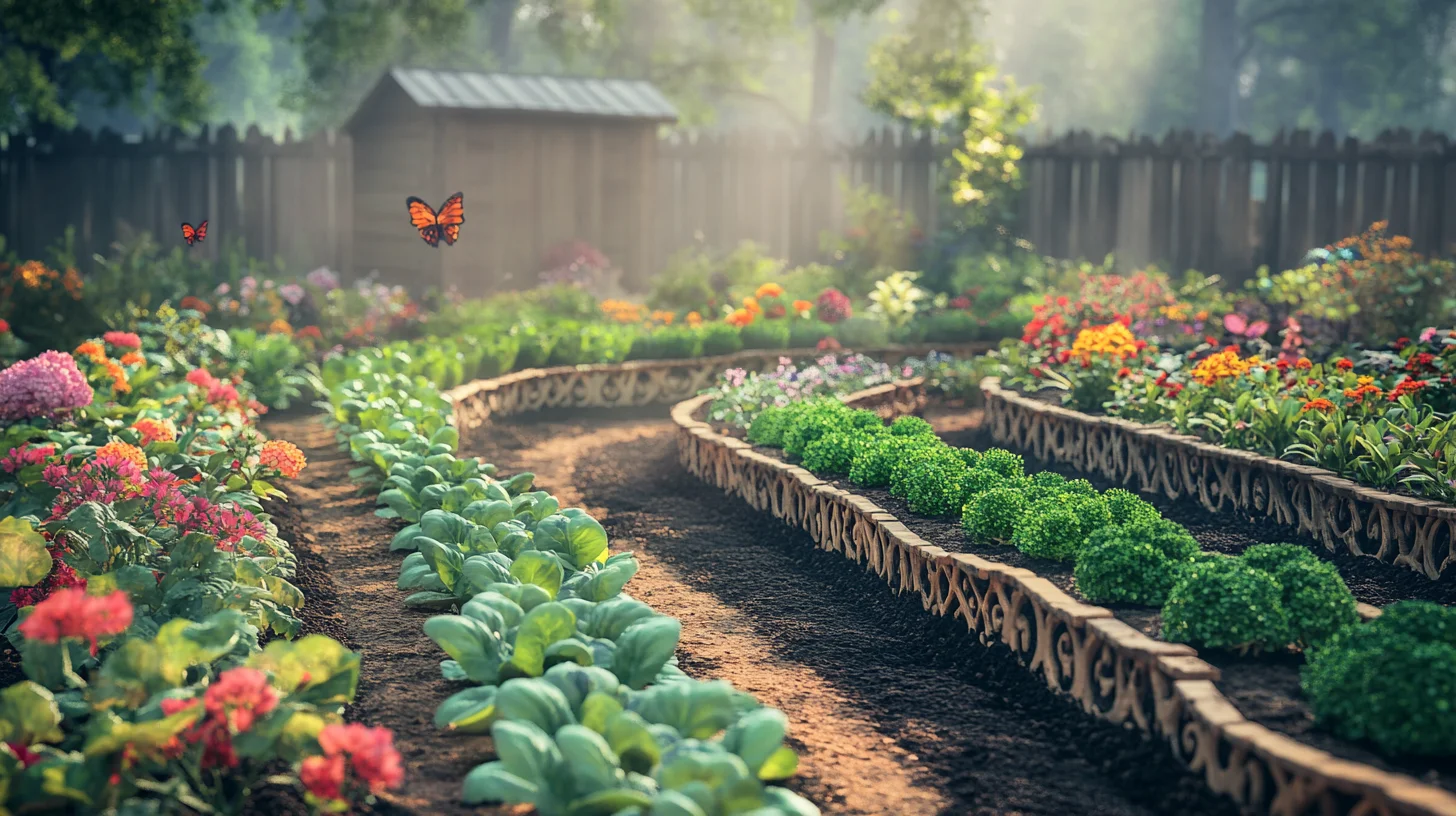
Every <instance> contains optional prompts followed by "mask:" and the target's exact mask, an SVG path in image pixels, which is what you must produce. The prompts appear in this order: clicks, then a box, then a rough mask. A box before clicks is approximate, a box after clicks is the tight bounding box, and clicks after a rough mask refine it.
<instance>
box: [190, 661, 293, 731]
mask: <svg viewBox="0 0 1456 816" xmlns="http://www.w3.org/2000/svg"><path fill="white" fill-rule="evenodd" d="M202 702H203V705H205V706H206V707H207V713H208V714H209V715H210V716H212V717H214V718H217V719H220V720H223V721H224V722H226V723H227V725H228V727H230V728H231V729H232V730H233V731H235V732H239V733H241V732H243V731H247V730H248V729H250V728H252V727H253V723H254V722H255V721H256V720H257V719H258V718H259V717H261V716H263V715H264V714H267V713H268V712H270V711H272V710H273V708H274V707H275V706H277V705H278V691H277V690H276V689H274V688H273V687H272V686H271V685H269V684H268V675H266V674H264V673H262V672H260V671H258V670H257V669H249V668H246V667H239V668H236V669H228V670H227V671H225V672H223V673H222V674H221V675H219V676H218V678H217V680H215V681H213V684H212V685H210V686H208V687H207V693H206V694H204V695H203V698H202Z"/></svg>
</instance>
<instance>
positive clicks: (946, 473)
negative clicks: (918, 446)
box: [905, 448, 966, 516]
mask: <svg viewBox="0 0 1456 816" xmlns="http://www.w3.org/2000/svg"><path fill="white" fill-rule="evenodd" d="M965 476H966V463H965V462H964V461H962V460H961V457H960V454H959V453H957V452H956V450H955V449H954V448H946V449H944V450H941V451H937V452H936V453H935V454H934V455H931V456H926V457H925V458H923V459H920V460H919V461H918V462H917V463H916V464H915V466H914V467H912V468H910V470H909V472H908V473H907V474H906V477H905V501H906V503H908V504H909V505H910V512H912V513H917V514H919V515H922V516H949V515H951V514H953V513H959V512H961V510H962V508H963V507H964V506H965V503H966V502H965V493H964V490H963V488H962V486H961V482H962V480H964V479H965Z"/></svg>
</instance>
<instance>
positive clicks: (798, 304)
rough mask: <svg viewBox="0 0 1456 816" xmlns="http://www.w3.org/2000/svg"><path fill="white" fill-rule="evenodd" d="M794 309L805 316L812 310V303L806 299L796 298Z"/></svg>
mask: <svg viewBox="0 0 1456 816" xmlns="http://www.w3.org/2000/svg"><path fill="white" fill-rule="evenodd" d="M794 311H796V312H798V313H799V314H800V315H803V316H805V317H807V316H808V314H809V313H810V312H812V311H814V304H813V303H810V302H809V301H807V300H796V301H794Z"/></svg>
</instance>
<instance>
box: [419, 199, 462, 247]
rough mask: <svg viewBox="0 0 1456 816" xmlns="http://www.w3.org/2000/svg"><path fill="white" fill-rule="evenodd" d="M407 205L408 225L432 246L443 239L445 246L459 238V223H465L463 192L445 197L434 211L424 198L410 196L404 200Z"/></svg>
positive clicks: (438, 244) (438, 243) (436, 245)
mask: <svg viewBox="0 0 1456 816" xmlns="http://www.w3.org/2000/svg"><path fill="white" fill-rule="evenodd" d="M404 203H405V204H406V205H407V206H408V207H409V216H410V225H411V226H413V227H414V228H415V229H417V230H419V231H420V237H421V238H423V239H424V241H425V243H427V244H429V245H430V246H432V247H439V246H440V241H441V240H442V239H443V240H444V241H445V244H446V246H449V245H452V244H454V243H455V241H456V240H458V239H459V238H460V225H461V224H464V223H465V194H464V193H456V194H455V195H452V196H450V197H449V198H447V199H445V203H444V204H441V205H440V211H439V212H438V213H436V212H435V211H434V210H432V209H430V205H429V204H426V203H425V202H424V199H421V198H417V197H415V196H410V197H409V198H407V199H405V200H404Z"/></svg>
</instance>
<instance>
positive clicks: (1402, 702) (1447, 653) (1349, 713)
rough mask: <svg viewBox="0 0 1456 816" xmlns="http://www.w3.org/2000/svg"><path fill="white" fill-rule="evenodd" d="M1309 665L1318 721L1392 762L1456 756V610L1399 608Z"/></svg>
mask: <svg viewBox="0 0 1456 816" xmlns="http://www.w3.org/2000/svg"><path fill="white" fill-rule="evenodd" d="M1308 658H1309V662H1308V664H1306V665H1305V667H1304V671H1303V673H1302V677H1301V684H1302V686H1303V688H1304V694H1305V697H1307V698H1308V699H1309V704H1310V708H1311V709H1313V711H1314V715H1315V719H1316V721H1317V722H1319V723H1321V724H1322V725H1325V726H1326V727H1328V728H1329V729H1330V730H1332V731H1333V732H1334V733H1336V734H1338V735H1339V736H1341V737H1344V738H1345V739H1349V740H1356V741H1361V740H1369V741H1370V742H1372V743H1374V744H1375V746H1376V747H1377V748H1379V749H1380V750H1381V751H1382V752H1383V753H1386V754H1389V755H1393V756H1401V755H1410V756H1452V755H1456V704H1453V701H1456V610H1453V609H1449V608H1446V607H1442V606H1439V605H1437V604H1434V603H1430V602H1427V601H1401V602H1398V603H1394V604H1391V605H1390V606H1388V607H1386V608H1385V613H1384V614H1383V615H1381V616H1380V617H1378V618H1376V619H1375V620H1373V621H1370V622H1369V623H1362V624H1357V625H1355V626H1349V627H1346V628H1344V629H1342V630H1340V631H1339V632H1338V633H1336V634H1335V635H1333V636H1332V637H1330V639H1329V640H1328V642H1326V643H1325V644H1324V646H1322V647H1321V648H1319V649H1316V650H1314V651H1313V652H1312V653H1310V654H1309V655H1308Z"/></svg>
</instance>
